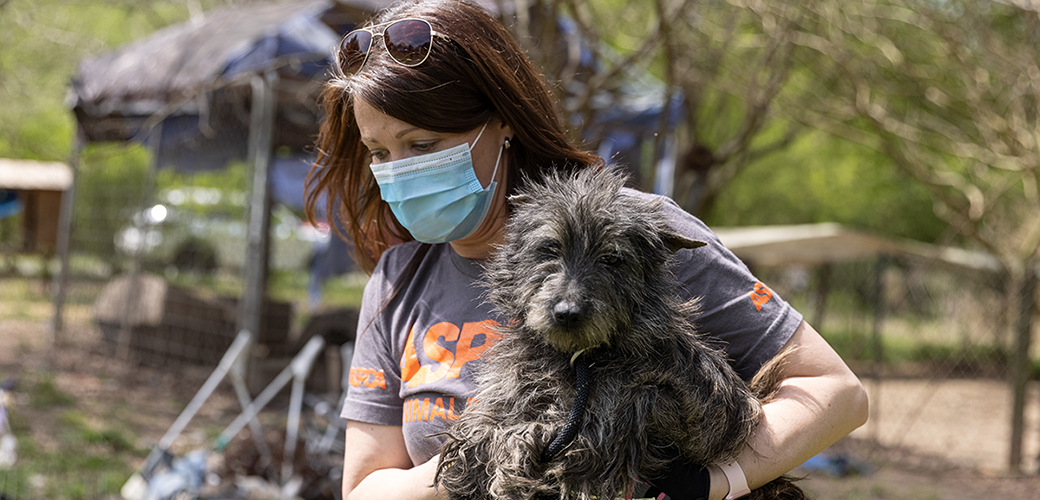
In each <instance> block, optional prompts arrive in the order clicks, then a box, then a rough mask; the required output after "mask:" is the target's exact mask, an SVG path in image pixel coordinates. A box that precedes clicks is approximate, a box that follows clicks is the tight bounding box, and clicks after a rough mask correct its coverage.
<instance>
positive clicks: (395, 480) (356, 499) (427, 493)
mask: <svg viewBox="0 0 1040 500" xmlns="http://www.w3.org/2000/svg"><path fill="white" fill-rule="evenodd" d="M436 471H437V457H434V458H433V459H431V460H430V461H429V462H426V463H425V464H422V465H419V466H416V467H412V468H411V469H379V470H376V471H373V472H372V473H370V474H369V475H368V476H366V477H365V478H364V479H363V480H362V481H361V482H360V483H358V485H357V486H355V487H354V489H353V490H351V491H349V492H347V491H344V492H343V498H344V500H348V499H349V500H370V499H373V500H374V499H379V500H443V499H445V498H447V497H446V496H445V495H444V490H443V489H438V490H436V491H435V490H434V488H433V478H434V474H435V473H436Z"/></svg>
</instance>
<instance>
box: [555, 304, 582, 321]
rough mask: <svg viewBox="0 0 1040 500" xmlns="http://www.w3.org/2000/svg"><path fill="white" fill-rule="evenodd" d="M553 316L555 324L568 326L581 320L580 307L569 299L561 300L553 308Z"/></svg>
mask: <svg viewBox="0 0 1040 500" xmlns="http://www.w3.org/2000/svg"><path fill="white" fill-rule="evenodd" d="M553 318H555V319H556V324H558V325H560V326H562V327H565V328H570V327H572V326H574V325H577V324H578V323H579V322H580V321H581V307H579V306H578V304H575V303H574V302H571V301H569V300H561V301H559V302H557V303H556V307H554V308H553Z"/></svg>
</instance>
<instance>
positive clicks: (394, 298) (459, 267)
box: [342, 189, 802, 465]
mask: <svg viewBox="0 0 1040 500" xmlns="http://www.w3.org/2000/svg"><path fill="white" fill-rule="evenodd" d="M624 193H625V194H628V195H633V196H643V197H651V196H656V195H651V194H646V193H640V192H637V191H633V190H628V189H626V190H625V191H624ZM662 206H663V207H664V210H665V212H666V214H667V215H668V217H669V219H670V220H671V222H672V226H673V228H674V229H675V230H676V231H678V232H680V233H682V234H684V235H686V236H687V237H690V238H693V239H696V240H701V241H706V242H708V245H706V246H704V247H701V248H697V249H693V250H680V251H679V253H678V254H677V255H676V259H675V260H674V262H675V264H676V265H675V269H674V271H675V273H676V276H678V277H679V280H680V281H681V282H682V283H683V284H684V290H683V292H682V293H683V294H684V295H685V296H686V298H694V297H702V300H701V303H700V306H701V312H700V314H699V315H698V316H697V318H696V322H697V324H698V326H699V328H700V331H701V332H704V333H706V334H708V335H710V336H711V337H713V338H714V339H715V340H717V341H720V342H721V345H722V346H723V347H724V349H725V350H726V353H727V355H728V356H729V357H730V358H731V359H732V360H733V361H732V362H733V366H734V368H735V369H736V370H737V372H738V373H739V374H740V376H741V377H743V378H744V379H746V380H747V379H750V378H751V377H752V376H753V375H754V374H755V372H756V371H758V368H759V367H761V366H762V364H764V363H765V362H766V361H768V360H769V359H771V358H772V357H773V356H774V355H776V353H777V352H778V351H779V350H780V348H781V347H783V345H784V344H785V343H786V342H787V340H788V339H789V338H790V337H791V334H793V333H794V330H795V328H797V327H798V325H799V323H801V321H802V315H801V314H799V313H798V312H797V311H795V310H794V309H793V308H791V306H790V305H788V304H787V302H785V301H784V300H783V299H781V298H780V297H779V296H778V295H777V294H776V293H774V292H773V291H772V290H770V289H769V288H768V287H766V286H765V285H763V284H762V283H761V282H760V281H758V279H756V278H755V277H754V276H753V275H752V274H751V272H750V271H749V270H748V268H747V267H746V266H745V265H744V264H743V263H742V262H740V260H738V259H737V258H736V256H734V255H733V254H732V253H731V252H730V251H729V250H727V249H726V248H725V247H723V246H722V243H721V242H719V239H718V237H716V236H715V234H714V233H712V232H711V230H710V229H708V227H707V226H705V225H704V223H702V222H701V221H700V220H699V219H697V218H696V217H693V216H692V215H690V214H688V213H686V212H685V211H683V210H682V209H681V208H679V206H678V205H676V204H675V202H673V201H672V200H669V199H667V198H664V203H663V204H662ZM409 267H412V268H413V269H412V274H411V275H412V278H411V280H408V281H407V282H406V283H404V284H403V285H395V281H396V280H397V279H398V277H400V276H401V275H402V273H403V272H404V271H405V270H406V269H408V268H409ZM480 271H481V269H480V264H479V263H478V262H476V261H472V260H468V259H465V258H463V257H460V256H459V255H458V254H456V253H455V251H454V250H453V249H452V248H451V245H449V244H447V243H444V244H437V245H422V244H420V243H417V242H414V241H413V242H409V243H404V244H401V245H397V246H394V247H393V248H390V249H389V250H387V251H386V252H384V253H383V256H382V258H381V259H380V260H379V263H378V264H377V265H376V268H375V271H374V272H373V274H372V277H371V279H370V280H369V282H368V285H367V286H366V287H365V294H364V298H363V301H362V306H361V314H360V319H359V321H358V334H357V340H356V344H355V349H354V359H353V362H352V364H351V369H350V387H349V388H348V391H347V396H346V402H345V405H344V408H343V413H342V417H343V418H346V419H351V420H359V421H363V422H369V423H373V424H381V425H401V426H402V431H403V432H404V437H405V443H406V445H407V447H408V453H409V455H410V456H411V459H412V462H413V463H414V464H415V465H419V464H422V463H425V462H426V461H428V460H429V459H430V458H432V457H433V456H434V455H436V454H437V453H438V452H439V449H440V443H441V440H440V439H438V438H435V437H428V436H430V435H432V434H436V433H438V432H442V431H444V430H445V429H446V427H447V423H448V422H449V421H451V420H453V419H455V418H458V415H459V413H461V412H462V410H463V408H464V407H465V404H466V400H467V398H469V397H471V396H472V394H473V393H474V389H475V388H474V382H473V378H472V374H473V368H474V366H475V365H476V363H477V362H478V360H479V358H480V356H481V354H482V353H483V352H484V351H485V350H486V349H487V347H488V346H489V345H490V343H489V342H488V339H489V337H491V336H493V335H495V334H494V333H493V332H492V331H491V328H489V326H490V325H494V324H495V323H494V322H501V321H504V318H500V317H498V316H497V315H495V314H494V313H493V311H492V310H491V307H490V306H489V305H488V304H487V303H486V302H485V301H484V299H483V296H482V294H483V292H484V290H483V289H482V288H481V287H480V285H479V284H478V280H479V277H480ZM393 290H397V291H396V293H394V292H393Z"/></svg>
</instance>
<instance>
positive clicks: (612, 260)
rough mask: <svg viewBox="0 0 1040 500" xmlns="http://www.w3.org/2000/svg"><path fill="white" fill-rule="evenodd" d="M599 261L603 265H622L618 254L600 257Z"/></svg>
mask: <svg viewBox="0 0 1040 500" xmlns="http://www.w3.org/2000/svg"><path fill="white" fill-rule="evenodd" d="M599 261H600V263H602V264H607V265H609V266H616V265H618V264H620V263H621V256H620V255H618V254H616V253H608V254H606V255H602V256H600V258H599Z"/></svg>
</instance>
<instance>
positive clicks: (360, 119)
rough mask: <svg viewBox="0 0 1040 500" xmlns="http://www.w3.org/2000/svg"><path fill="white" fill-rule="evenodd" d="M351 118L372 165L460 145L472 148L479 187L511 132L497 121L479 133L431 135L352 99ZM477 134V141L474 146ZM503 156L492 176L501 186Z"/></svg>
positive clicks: (487, 180) (487, 181) (488, 176)
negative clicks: (352, 112) (467, 145)
mask: <svg viewBox="0 0 1040 500" xmlns="http://www.w3.org/2000/svg"><path fill="white" fill-rule="evenodd" d="M354 119H355V120H356V121H357V125H358V129H359V130H360V132H361V142H362V143H363V144H364V145H365V147H367V148H368V151H369V154H370V155H371V158H372V163H385V162H388V161H396V160H403V159H405V158H411V157H413V156H419V155H424V154H429V153H436V152H437V151H441V150H444V149H448V148H452V147H455V146H458V145H460V144H464V143H465V144H469V145H470V147H471V148H472V149H471V151H470V155H471V157H472V158H473V170H474V171H475V172H476V174H477V179H478V180H480V185H481V186H483V187H487V186H488V184H490V183H491V180H492V179H491V176H492V174H493V173H494V171H495V160H496V159H497V158H498V153H499V150H500V149H501V148H502V145H503V143H504V142H505V139H506V138H507V137H510V136H511V130H510V129H509V127H508V126H506V125H503V124H502V123H501V122H491V123H488V125H487V128H486V129H485V130H484V133H483V134H480V128H481V127H477V128H475V129H473V130H470V131H467V132H462V133H445V132H433V131H430V130H425V129H421V128H418V127H416V126H414V125H411V124H409V123H406V122H403V121H401V120H398V119H397V118H394V117H392V116H389V115H387V114H384V113H383V112H381V111H379V110H378V109H376V108H375V107H373V106H372V105H370V104H368V103H367V102H365V101H364V100H362V99H355V100H354ZM478 134H480V140H479V141H478V142H477V143H476V144H474V143H473V141H474V140H476V139H477V135H478ZM505 170H506V169H505V155H503V158H502V160H501V163H500V164H499V169H498V173H497V174H495V177H497V180H498V181H499V182H500V183H501V182H502V180H503V179H504V178H505Z"/></svg>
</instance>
